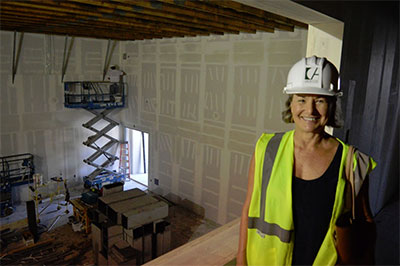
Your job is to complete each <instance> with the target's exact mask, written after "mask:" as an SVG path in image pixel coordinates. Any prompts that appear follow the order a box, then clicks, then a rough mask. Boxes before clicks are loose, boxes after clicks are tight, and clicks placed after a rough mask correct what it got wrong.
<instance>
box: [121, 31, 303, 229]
mask: <svg viewBox="0 0 400 266" xmlns="http://www.w3.org/2000/svg"><path fill="white" fill-rule="evenodd" d="M306 40H307V31H305V30H296V31H295V32H293V33H288V32H280V31H277V32H276V33H274V34H270V33H258V34H241V35H226V36H212V37H196V38H181V39H166V40H153V41H140V42H126V43H124V44H123V45H121V47H120V53H121V55H123V58H126V60H123V59H122V61H121V65H122V68H123V69H124V70H125V72H127V73H128V75H127V77H126V78H127V82H128V84H129V91H128V95H129V97H128V99H129V100H128V101H129V106H128V108H126V109H124V110H122V112H121V113H120V114H121V120H122V121H123V123H124V124H125V125H126V126H128V127H131V128H136V129H139V130H143V131H146V132H148V133H150V162H149V163H150V165H149V167H150V169H149V179H150V180H149V187H150V189H151V190H153V191H157V192H159V193H161V194H164V195H165V194H168V193H170V192H171V193H173V194H175V195H178V196H180V197H182V198H184V199H188V200H190V201H192V202H195V203H197V204H199V205H201V206H202V207H204V208H205V212H206V217H208V218H210V219H212V220H214V221H217V222H219V223H225V222H227V221H228V220H231V219H233V218H235V217H238V216H239V215H240V213H241V206H242V204H243V202H244V199H245V194H246V190H247V172H248V166H249V161H250V158H251V154H252V153H253V150H254V145H255V143H256V141H257V139H258V137H259V136H260V135H261V133H262V132H264V131H267V132H275V131H283V130H288V129H291V128H292V127H291V126H290V125H287V124H284V123H283V122H282V121H281V111H282V109H283V106H284V102H285V100H286V96H285V95H283V93H282V89H283V86H284V84H285V81H286V76H287V73H288V71H289V69H290V67H291V65H292V64H293V63H295V62H296V61H297V60H299V59H300V58H301V57H303V56H305V53H306V43H307V41H306ZM157 184H158V185H157Z"/></svg>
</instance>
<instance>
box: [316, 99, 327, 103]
mask: <svg viewBox="0 0 400 266" xmlns="http://www.w3.org/2000/svg"><path fill="white" fill-rule="evenodd" d="M316 102H317V103H326V101H325V99H317V101H316Z"/></svg>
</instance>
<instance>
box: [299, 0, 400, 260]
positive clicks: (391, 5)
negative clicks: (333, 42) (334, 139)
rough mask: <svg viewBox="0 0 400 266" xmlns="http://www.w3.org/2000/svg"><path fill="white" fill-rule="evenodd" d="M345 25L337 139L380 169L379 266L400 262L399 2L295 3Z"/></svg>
mask: <svg viewBox="0 0 400 266" xmlns="http://www.w3.org/2000/svg"><path fill="white" fill-rule="evenodd" d="M296 2H298V3H300V4H302V5H305V6H308V7H310V8H312V9H315V10H317V11H320V12H322V13H325V14H327V15H329V16H331V17H334V18H337V19H339V20H341V21H343V22H344V36H343V47H342V58H341V66H340V72H341V73H340V78H341V81H340V83H341V88H342V90H343V92H344V97H342V109H343V113H344V118H345V126H344V128H342V129H340V130H335V131H334V134H335V135H336V136H338V137H340V138H341V139H344V140H346V141H347V142H348V143H350V144H353V145H355V146H357V147H358V148H359V149H360V150H361V151H363V152H365V153H367V154H369V155H371V156H372V157H373V158H374V159H375V160H376V161H377V163H378V166H377V168H376V169H375V170H374V171H373V172H372V173H371V175H370V204H371V208H372V211H373V214H374V215H375V220H376V222H377V225H378V226H377V231H378V232H377V233H378V236H377V237H378V242H377V252H376V255H377V261H376V262H377V264H393V265H394V264H396V265H398V264H399V263H400V262H399V260H400V259H399V249H398V247H399V205H398V202H399V164H400V161H399V116H400V114H399V103H400V95H399V2H398V1H379V2H378V1H377V2H374V1H358V2H351V1H296Z"/></svg>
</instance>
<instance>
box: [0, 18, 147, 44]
mask: <svg viewBox="0 0 400 266" xmlns="http://www.w3.org/2000/svg"><path fill="white" fill-rule="evenodd" d="M0 21H1V20H0ZM26 29H27V30H28V31H27V30H26ZM1 30H5V31H17V32H30V33H38V34H48V35H60V36H65V35H68V36H75V37H83V38H96V39H103V40H104V39H113V40H134V41H136V40H144V39H153V37H152V36H147V37H144V36H138V35H136V36H133V35H129V36H125V35H117V34H115V33H110V34H109V33H93V32H92V33H90V36H88V35H87V34H85V33H82V32H80V31H76V30H72V29H69V30H67V31H61V30H60V29H59V28H52V27H47V28H45V29H39V28H36V27H34V28H27V27H26V26H19V27H18V26H17V27H15V26H14V25H2V26H1Z"/></svg>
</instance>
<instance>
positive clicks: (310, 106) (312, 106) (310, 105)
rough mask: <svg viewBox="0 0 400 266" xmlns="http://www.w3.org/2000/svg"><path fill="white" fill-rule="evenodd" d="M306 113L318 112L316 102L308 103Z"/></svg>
mask: <svg viewBox="0 0 400 266" xmlns="http://www.w3.org/2000/svg"><path fill="white" fill-rule="evenodd" d="M306 111H307V113H308V114H314V113H315V112H316V111H317V109H316V108H315V102H314V101H307V104H306Z"/></svg>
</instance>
